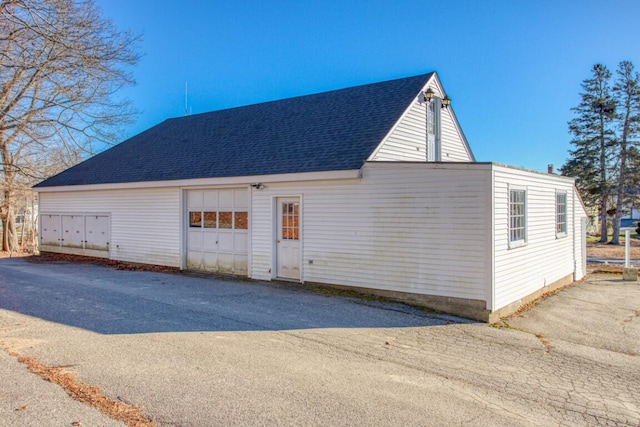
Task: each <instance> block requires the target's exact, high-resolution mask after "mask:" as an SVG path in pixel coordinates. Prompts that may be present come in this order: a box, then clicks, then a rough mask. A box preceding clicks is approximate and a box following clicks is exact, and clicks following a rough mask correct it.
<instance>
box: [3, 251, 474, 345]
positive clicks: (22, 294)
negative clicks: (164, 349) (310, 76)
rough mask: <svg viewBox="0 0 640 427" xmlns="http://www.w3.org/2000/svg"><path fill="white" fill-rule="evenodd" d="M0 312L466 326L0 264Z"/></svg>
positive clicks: (350, 302) (297, 291)
mask: <svg viewBox="0 0 640 427" xmlns="http://www.w3.org/2000/svg"><path fill="white" fill-rule="evenodd" d="M0 308H3V309H7V310H11V311H15V312H18V313H22V314H26V315H29V316H34V317H38V318H40V319H44V320H48V321H51V322H56V323H61V324H65V325H69V326H74V327H78V328H82V329H86V330H91V331H94V332H97V333H101V334H137V333H152V332H193V331H264V330H291V329H309V328H396V327H418V326H436V325H445V324H450V323H461V322H463V323H470V322H471V321H469V320H467V319H464V318H460V317H457V316H451V315H446V314H436V313H429V312H427V311H424V310H421V309H419V308H416V307H411V306H407V305H403V304H396V303H390V302H383V301H368V300H365V299H360V298H349V297H343V296H335V295H324V294H319V293H315V292H311V291H310V290H308V289H306V288H304V287H303V286H299V285H291V286H281V285H278V284H272V283H264V282H249V281H238V280H225V279H221V278H199V277H191V276H187V275H184V274H169V273H157V272H145V271H122V270H115V269H112V268H107V267H101V266H97V265H92V264H79V263H71V262H50V263H30V262H28V261H27V260H25V259H24V258H4V259H0Z"/></svg>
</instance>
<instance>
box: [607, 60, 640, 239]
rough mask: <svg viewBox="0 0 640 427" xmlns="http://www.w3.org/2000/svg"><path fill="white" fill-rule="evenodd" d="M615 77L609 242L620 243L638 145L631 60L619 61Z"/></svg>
mask: <svg viewBox="0 0 640 427" xmlns="http://www.w3.org/2000/svg"><path fill="white" fill-rule="evenodd" d="M617 75H618V77H617V79H616V81H615V84H614V85H613V90H612V93H613V96H614V97H615V99H616V102H617V105H618V113H617V114H616V130H617V131H618V138H616V146H615V160H616V164H617V168H616V181H617V191H616V198H615V199H616V210H615V217H614V221H613V236H612V237H611V242H610V243H611V244H614V245H617V244H619V235H620V220H621V219H622V214H623V207H624V206H625V205H627V206H628V204H629V197H627V196H628V193H629V191H630V190H631V187H630V185H633V181H634V180H635V178H636V177H635V176H634V175H637V170H632V169H630V168H629V160H630V158H629V150H630V148H632V147H634V146H635V145H636V144H637V137H638V134H639V132H640V75H638V73H637V72H634V70H633V64H632V63H631V62H630V61H622V62H620V64H619V65H618V70H617Z"/></svg>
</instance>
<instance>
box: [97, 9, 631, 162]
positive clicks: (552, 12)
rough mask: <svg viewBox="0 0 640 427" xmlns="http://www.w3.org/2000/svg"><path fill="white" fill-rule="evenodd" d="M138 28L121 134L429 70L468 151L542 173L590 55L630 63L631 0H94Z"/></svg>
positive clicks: (557, 147)
mask: <svg viewBox="0 0 640 427" xmlns="http://www.w3.org/2000/svg"><path fill="white" fill-rule="evenodd" d="M96 3H97V4H98V6H99V7H100V8H101V9H102V11H103V13H104V16H105V17H107V18H110V19H112V20H113V22H114V24H115V25H116V26H117V27H118V28H119V29H129V30H131V31H133V32H135V33H142V34H143V41H142V43H141V44H140V50H141V52H142V53H143V54H144V57H143V58H142V60H141V62H140V64H139V65H138V66H137V67H136V68H135V70H134V74H135V78H136V80H137V85H136V86H135V87H133V88H130V89H127V90H126V91H125V93H124V95H126V96H128V97H129V98H131V99H132V100H133V102H134V106H135V107H136V108H137V109H138V110H140V111H141V114H140V116H139V117H138V120H137V121H136V122H135V123H134V124H133V125H132V126H130V127H129V128H128V129H126V135H127V136H133V135H135V134H137V133H139V132H142V131H143V130H145V129H147V128H149V127H151V126H153V125H155V124H157V123H159V122H161V121H163V120H165V119H167V118H169V117H176V116H181V115H183V113H184V92H185V82H188V87H189V98H188V105H189V110H190V111H191V112H192V113H201V112H206V111H212V110H218V109H223V108H228V107H235V106H239V105H247V104H253V103H257V102H263V101H269V100H274V99H281V98H287V97H291V96H297V95H305V94H311V93H317V92H322V91H326V90H332V89H339V88H343V87H348V86H353V85H358V84H366V83H373V82H377V81H383V80H389V79H393V78H399V77H406V76H412V75H416V74H422V73H426V72H430V71H436V72H437V73H438V74H439V76H440V79H441V81H442V83H443V85H444V87H445V90H446V91H447V93H448V95H449V96H450V97H451V98H452V106H453V109H454V111H455V112H456V115H457V116H458V119H459V121H460V124H461V126H462V129H463V130H464V132H465V134H466V136H467V139H468V140H469V143H470V145H471V148H472V150H473V152H474V154H475V156H476V159H477V160H478V161H494V162H499V163H506V164H510V165H514V166H520V167H525V168H528V169H533V170H539V171H546V166H547V164H549V163H551V164H554V165H555V166H556V167H559V166H560V165H562V163H564V161H565V160H566V158H567V150H568V149H569V148H570V144H569V141H570V135H569V134H568V131H567V121H569V120H570V119H571V118H572V117H573V113H572V112H571V111H570V108H572V107H574V106H576V105H577V104H578V102H579V101H580V98H579V92H580V90H581V88H580V83H581V82H582V80H583V79H585V78H587V77H589V75H590V69H591V67H592V66H593V64H595V63H597V62H601V63H604V64H605V65H607V66H608V67H609V68H610V69H611V70H612V71H614V70H615V68H616V67H617V65H618V63H619V62H620V61H621V60H625V59H628V60H631V61H632V62H633V63H634V64H635V65H636V67H638V68H639V69H640V25H639V24H638V17H640V1H636V0H628V1H626V0H609V1H595V0H555V1H548V0H528V1H525V0H490V1H479V0H447V1H434V0H418V1H413V0H407V1H403V0H396V1H382V0H366V1H365V0H353V1H334V0H324V1H307V0H298V1H295V0H290V1H286V0H274V1H269V0H263V1H249V0H230V1H222V0H209V1H207V0H193V1H189V0H185V1H181V2H180V1H166V0H133V1H132V0H96Z"/></svg>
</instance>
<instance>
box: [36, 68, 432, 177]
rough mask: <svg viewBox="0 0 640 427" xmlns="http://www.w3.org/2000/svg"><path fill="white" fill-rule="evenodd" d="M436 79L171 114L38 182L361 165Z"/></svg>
mask: <svg viewBox="0 0 640 427" xmlns="http://www.w3.org/2000/svg"><path fill="white" fill-rule="evenodd" d="M431 76H432V73H429V74H423V75H419V76H415V77H408V78H403V79H398V80H390V81H386V82H381V83H373V84H368V85H363V86H356V87H351V88H346V89H341V90H334V91H331V92H324V93H319V94H315V95H307V96H300V97H296V98H289V99H283V100H279V101H272V102H265V103H261V104H255V105H248V106H245V107H238V108H230V109H227V110H220V111H213V112H210V113H204V114H196V115H192V116H186V117H180V118H174V119H168V120H166V121H164V122H162V123H160V124H158V125H156V126H154V127H152V128H150V129H148V130H146V131H145V132H142V133H141V134H139V135H136V136H134V137H132V138H130V139H128V140H126V141H124V142H122V143H120V144H118V145H116V146H114V147H112V148H110V149H108V150H106V151H104V152H102V153H100V154H98V155H96V156H94V157H91V158H90V159H88V160H86V161H84V162H82V163H80V164H78V165H76V166H74V167H72V168H70V169H67V170H66V171H64V172H62V173H60V174H58V175H55V176H53V177H51V178H49V179H47V180H45V181H43V182H41V183H39V184H37V185H36V187H55V186H66V185H85V184H105V183H125V182H144V181H164V180H178V179H192V178H218V177H233V176H254V175H270V174H284V173H297V172H324V171H336V170H354V169H359V168H360V167H361V166H362V164H363V162H364V161H365V160H366V159H367V158H368V157H369V156H370V155H371V153H372V152H373V150H375V149H376V147H377V146H378V144H379V143H380V142H381V141H382V139H383V138H384V137H385V135H386V134H387V133H388V132H389V130H390V129H391V127H392V126H393V125H394V124H395V123H396V122H397V121H398V120H399V119H400V116H401V115H402V113H403V112H404V111H405V110H406V109H407V108H408V107H409V105H410V104H411V102H413V100H415V97H416V96H417V95H418V93H419V91H420V90H421V89H422V88H423V87H424V85H425V84H426V83H427V81H428V80H429V78H431Z"/></svg>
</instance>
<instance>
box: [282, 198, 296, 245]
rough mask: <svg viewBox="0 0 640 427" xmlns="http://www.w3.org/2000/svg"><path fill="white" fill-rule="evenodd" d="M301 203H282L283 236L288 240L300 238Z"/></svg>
mask: <svg viewBox="0 0 640 427" xmlns="http://www.w3.org/2000/svg"><path fill="white" fill-rule="evenodd" d="M299 211H300V203H298V202H284V203H282V238H283V239H288V240H298V239H299V237H300V236H299V225H300V224H299V219H300V214H299Z"/></svg>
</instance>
